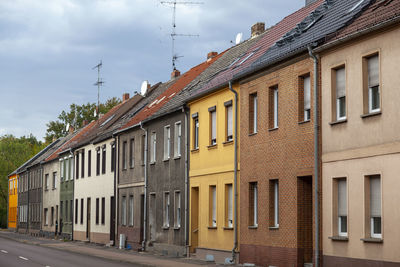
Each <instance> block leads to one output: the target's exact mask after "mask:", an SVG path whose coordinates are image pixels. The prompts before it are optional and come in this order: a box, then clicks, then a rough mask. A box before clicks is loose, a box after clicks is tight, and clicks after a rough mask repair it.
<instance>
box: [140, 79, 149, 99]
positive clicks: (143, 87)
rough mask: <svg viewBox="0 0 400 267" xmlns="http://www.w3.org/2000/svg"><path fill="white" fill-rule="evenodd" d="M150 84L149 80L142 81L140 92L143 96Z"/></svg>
mask: <svg viewBox="0 0 400 267" xmlns="http://www.w3.org/2000/svg"><path fill="white" fill-rule="evenodd" d="M148 86H149V81H143V82H142V87H141V88H140V93H141V95H142V96H144V95H145V94H146V92H147V87H148Z"/></svg>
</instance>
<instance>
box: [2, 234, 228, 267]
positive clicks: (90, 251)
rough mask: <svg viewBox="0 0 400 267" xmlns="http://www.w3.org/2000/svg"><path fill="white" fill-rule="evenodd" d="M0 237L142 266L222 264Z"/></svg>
mask: <svg viewBox="0 0 400 267" xmlns="http://www.w3.org/2000/svg"><path fill="white" fill-rule="evenodd" d="M0 237H3V238H7V239H11V240H14V241H17V242H22V243H26V244H32V245H37V246H43V247H48V248H54V249H58V250H63V251H70V252H74V253H79V254H82V255H90V256H94V257H98V258H103V259H108V260H114V261H118V262H127V263H134V264H139V265H143V266H161V267H167V266H175V267H185V266H188V267H199V266H222V265H218V264H215V263H209V262H205V261H201V260H198V259H191V258H170V257H166V256H160V255H153V254H150V253H147V252H136V251H132V250H128V251H127V250H119V249H118V248H116V247H106V246H103V245H97V244H92V243H83V242H79V241H67V242H64V241H61V240H54V239H47V238H38V237H32V236H30V235H25V234H18V233H14V232H10V231H8V230H0Z"/></svg>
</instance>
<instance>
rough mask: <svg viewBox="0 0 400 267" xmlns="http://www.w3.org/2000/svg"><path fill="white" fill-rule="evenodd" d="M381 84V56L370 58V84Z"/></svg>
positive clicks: (371, 85) (370, 85)
mask: <svg viewBox="0 0 400 267" xmlns="http://www.w3.org/2000/svg"><path fill="white" fill-rule="evenodd" d="M377 85H379V56H378V55H376V56H373V57H370V58H368V86H369V87H374V86H377Z"/></svg>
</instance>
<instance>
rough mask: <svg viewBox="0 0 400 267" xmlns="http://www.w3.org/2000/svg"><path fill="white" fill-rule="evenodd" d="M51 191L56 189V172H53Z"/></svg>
mask: <svg viewBox="0 0 400 267" xmlns="http://www.w3.org/2000/svg"><path fill="white" fill-rule="evenodd" d="M52 179H53V189H57V172H53V177H52Z"/></svg>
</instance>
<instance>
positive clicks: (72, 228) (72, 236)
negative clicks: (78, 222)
mask: <svg viewBox="0 0 400 267" xmlns="http://www.w3.org/2000/svg"><path fill="white" fill-rule="evenodd" d="M69 154H70V156H72V162H73V163H71V164H74V168H73V170H72V173H71V166H70V164H68V168H69V173H70V175H71V176H72V177H73V178H72V181H73V182H72V186H73V187H72V212H75V209H74V208H73V206H74V203H75V201H74V200H75V178H76V177H74V172H75V157H74V152H72V150H71V149H70V150H69ZM68 160H69V159H68ZM75 208H76V207H75ZM71 240H74V216H72V222H71Z"/></svg>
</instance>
